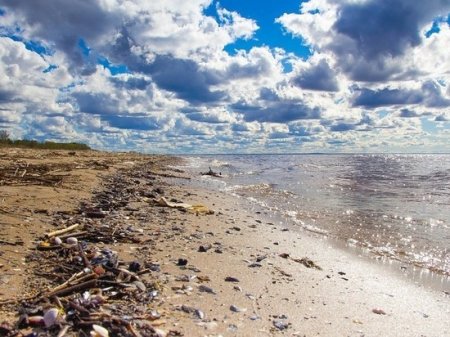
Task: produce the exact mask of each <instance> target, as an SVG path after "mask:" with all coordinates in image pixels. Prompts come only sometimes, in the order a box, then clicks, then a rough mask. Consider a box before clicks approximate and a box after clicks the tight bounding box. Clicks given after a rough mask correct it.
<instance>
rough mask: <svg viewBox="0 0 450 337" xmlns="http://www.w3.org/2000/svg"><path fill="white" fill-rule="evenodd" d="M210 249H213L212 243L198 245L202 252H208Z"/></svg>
mask: <svg viewBox="0 0 450 337" xmlns="http://www.w3.org/2000/svg"><path fill="white" fill-rule="evenodd" d="M210 249H211V245H201V246H200V247H198V251H199V252H200V253H206V252H207V251H208V250H210Z"/></svg>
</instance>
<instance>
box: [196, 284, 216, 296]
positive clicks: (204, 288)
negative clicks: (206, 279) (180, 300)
mask: <svg viewBox="0 0 450 337" xmlns="http://www.w3.org/2000/svg"><path fill="white" fill-rule="evenodd" d="M198 290H199V291H200V292H202V293H209V294H215V293H216V292H215V291H214V289H213V288H211V287H208V286H205V285H204V284H201V285H199V286H198Z"/></svg>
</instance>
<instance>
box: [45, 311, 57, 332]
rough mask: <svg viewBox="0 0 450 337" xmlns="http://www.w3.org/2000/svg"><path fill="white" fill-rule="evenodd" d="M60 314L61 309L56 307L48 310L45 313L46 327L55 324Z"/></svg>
mask: <svg viewBox="0 0 450 337" xmlns="http://www.w3.org/2000/svg"><path fill="white" fill-rule="evenodd" d="M58 316H59V310H58V309H56V308H51V309H49V310H47V311H46V312H45V314H44V318H43V319H44V324H45V327H46V328H49V327H51V326H53V325H54V324H55V323H56V321H57V319H58Z"/></svg>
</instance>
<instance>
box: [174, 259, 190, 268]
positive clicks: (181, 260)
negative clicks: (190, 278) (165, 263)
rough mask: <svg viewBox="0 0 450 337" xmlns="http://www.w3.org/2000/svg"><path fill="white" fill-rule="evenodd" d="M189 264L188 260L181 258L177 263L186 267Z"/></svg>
mask: <svg viewBox="0 0 450 337" xmlns="http://www.w3.org/2000/svg"><path fill="white" fill-rule="evenodd" d="M187 264H188V260H186V259H182V258H179V259H178V262H177V266H180V267H181V266H185V265H187Z"/></svg>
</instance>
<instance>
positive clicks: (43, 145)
mask: <svg viewBox="0 0 450 337" xmlns="http://www.w3.org/2000/svg"><path fill="white" fill-rule="evenodd" d="M0 147H21V148H29V149H50V150H90V149H91V148H90V147H89V146H88V145H86V144H83V143H76V142H70V143H59V142H52V141H44V142H39V141H37V140H29V139H16V140H13V139H11V138H10V136H9V133H8V131H6V130H0Z"/></svg>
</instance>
